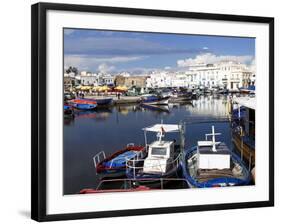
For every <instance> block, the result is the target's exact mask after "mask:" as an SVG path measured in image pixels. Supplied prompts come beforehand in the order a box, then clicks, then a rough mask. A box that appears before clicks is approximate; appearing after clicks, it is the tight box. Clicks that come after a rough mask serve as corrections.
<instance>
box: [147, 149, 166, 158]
mask: <svg viewBox="0 0 281 224" xmlns="http://www.w3.org/2000/svg"><path fill="white" fill-rule="evenodd" d="M166 153H167V149H165V148H152V149H151V155H154V156H155V155H160V156H165V155H166Z"/></svg>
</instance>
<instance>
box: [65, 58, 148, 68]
mask: <svg viewBox="0 0 281 224" xmlns="http://www.w3.org/2000/svg"><path fill="white" fill-rule="evenodd" d="M143 58H144V56H132V57H130V56H128V57H125V56H124V57H123V56H116V57H103V58H100V57H91V56H88V55H65V58H64V65H65V67H69V66H74V67H77V68H78V69H79V70H80V69H93V68H97V67H98V65H100V64H104V63H105V64H117V63H126V62H131V61H137V60H141V59H143Z"/></svg>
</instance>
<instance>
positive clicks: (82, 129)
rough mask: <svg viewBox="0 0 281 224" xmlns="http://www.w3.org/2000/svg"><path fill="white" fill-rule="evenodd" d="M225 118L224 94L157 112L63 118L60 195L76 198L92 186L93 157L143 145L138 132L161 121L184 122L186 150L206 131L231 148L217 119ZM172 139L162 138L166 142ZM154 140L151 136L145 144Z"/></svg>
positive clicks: (119, 109) (124, 109)
mask: <svg viewBox="0 0 281 224" xmlns="http://www.w3.org/2000/svg"><path fill="white" fill-rule="evenodd" d="M228 114H229V101H228V96H219V97H218V96H217V97H215V96H204V97H203V96H202V97H200V98H199V99H198V100H195V101H193V102H192V104H190V103H188V104H171V105H169V106H167V107H162V108H161V110H151V109H148V108H142V107H140V106H139V105H137V104H136V105H124V106H123V105H120V106H114V107H111V108H107V109H100V110H96V111H91V112H90V111H80V112H76V116H75V118H74V119H71V120H70V119H65V120H64V161H63V165H64V194H76V193H77V192H79V191H80V190H81V189H83V188H96V187H97V185H98V183H99V179H98V177H97V176H96V173H95V167H94V163H93V156H94V155H95V154H96V153H98V152H100V151H102V150H103V151H105V153H106V155H108V154H110V153H113V152H115V151H116V150H119V149H122V148H123V147H125V146H126V144H128V143H135V144H140V145H143V144H144V136H143V131H142V128H144V127H147V126H150V125H153V124H156V123H160V122H161V120H163V123H167V124H176V123H179V122H180V121H185V122H186V133H185V140H186V142H185V143H186V147H190V146H193V145H196V143H197V141H198V140H203V139H204V138H205V134H206V133H210V132H211V126H212V125H214V126H215V131H216V132H220V133H222V135H221V136H218V137H217V141H223V142H225V143H226V144H227V145H228V146H229V147H230V148H233V146H232V143H231V133H230V124H229V123H228V122H226V121H224V122H222V120H221V118H222V117H225V116H228ZM175 137H176V136H172V135H171V134H167V136H165V138H166V139H169V138H171V139H174V138H175ZM155 138H156V136H155V134H150V135H149V138H148V142H149V141H151V140H154V139H155Z"/></svg>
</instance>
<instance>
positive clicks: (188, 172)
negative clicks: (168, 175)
mask: <svg viewBox="0 0 281 224" xmlns="http://www.w3.org/2000/svg"><path fill="white" fill-rule="evenodd" d="M216 135H220V133H215V130H214V126H212V133H211V134H206V140H205V141H198V144H197V146H194V147H191V148H190V149H188V150H186V151H185V153H184V159H183V160H182V172H183V176H184V177H185V178H186V180H187V181H188V183H189V186H190V187H193V188H206V187H224V186H237V185H239V186H240V185H247V184H249V183H250V181H251V175H250V172H249V170H248V169H247V167H246V165H245V164H244V162H243V161H242V160H241V159H240V157H239V156H237V155H236V154H235V153H234V152H232V151H230V150H229V148H228V147H227V146H226V144H225V143H223V142H216V141H215V136H216ZM208 136H212V141H209V140H207V138H208Z"/></svg>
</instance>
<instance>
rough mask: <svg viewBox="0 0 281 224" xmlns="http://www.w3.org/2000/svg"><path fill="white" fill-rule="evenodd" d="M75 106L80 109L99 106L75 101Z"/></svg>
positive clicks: (91, 108) (90, 108)
mask: <svg viewBox="0 0 281 224" xmlns="http://www.w3.org/2000/svg"><path fill="white" fill-rule="evenodd" d="M73 107H74V108H75V109H78V110H93V109H95V108H96V107H97V104H83V103H74V104H73Z"/></svg>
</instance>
